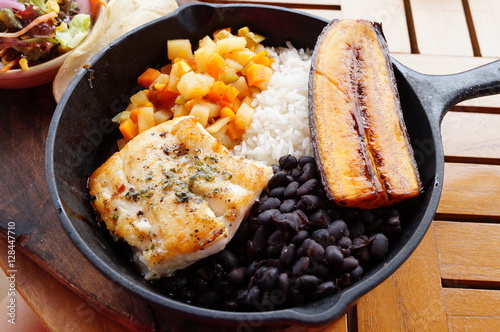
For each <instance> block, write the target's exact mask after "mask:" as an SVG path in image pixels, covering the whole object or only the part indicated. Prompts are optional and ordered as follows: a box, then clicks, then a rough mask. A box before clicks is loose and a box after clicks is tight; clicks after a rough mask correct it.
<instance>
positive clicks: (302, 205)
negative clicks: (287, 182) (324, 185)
mask: <svg viewBox="0 0 500 332" xmlns="http://www.w3.org/2000/svg"><path fill="white" fill-rule="evenodd" d="M320 205H321V200H320V199H319V197H318V196H315V195H304V196H302V197H301V198H300V201H298V203H297V209H301V210H302V211H311V210H316V209H317V208H319V207H320Z"/></svg>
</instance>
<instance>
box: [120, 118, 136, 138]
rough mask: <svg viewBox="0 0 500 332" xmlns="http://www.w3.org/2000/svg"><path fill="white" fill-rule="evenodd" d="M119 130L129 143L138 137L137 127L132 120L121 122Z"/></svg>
mask: <svg viewBox="0 0 500 332" xmlns="http://www.w3.org/2000/svg"><path fill="white" fill-rule="evenodd" d="M119 129H120V132H121V133H122V135H123V138H124V139H126V140H127V141H130V140H131V139H132V138H134V137H135V136H137V126H136V125H135V123H134V122H133V121H132V120H130V119H127V120H125V121H123V122H121V123H120V127H119Z"/></svg>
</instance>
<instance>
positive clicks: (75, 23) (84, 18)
mask: <svg viewBox="0 0 500 332" xmlns="http://www.w3.org/2000/svg"><path fill="white" fill-rule="evenodd" d="M89 32H90V15H87V14H78V15H75V16H74V17H73V19H72V20H71V22H69V25H68V29H66V30H64V31H56V39H57V41H58V42H59V43H60V44H61V47H62V48H63V49H74V48H75V47H76V46H78V45H79V44H80V43H81V42H82V41H83V40H84V39H85V37H87V35H88V34H89Z"/></svg>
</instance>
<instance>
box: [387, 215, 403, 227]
mask: <svg viewBox="0 0 500 332" xmlns="http://www.w3.org/2000/svg"><path fill="white" fill-rule="evenodd" d="M387 224H389V225H391V226H395V227H396V226H400V225H401V222H400V221H399V215H398V216H392V217H390V218H389V219H387Z"/></svg>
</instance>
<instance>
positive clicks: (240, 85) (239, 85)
mask: <svg viewBox="0 0 500 332" xmlns="http://www.w3.org/2000/svg"><path fill="white" fill-rule="evenodd" d="M231 85H232V86H234V87H235V88H236V89H238V91H239V92H240V93H239V95H238V97H240V98H241V97H243V98H245V97H246V96H248V92H249V91H248V84H247V80H246V79H245V77H243V76H240V77H239V78H238V79H237V80H236V81H234V82H233V83H231Z"/></svg>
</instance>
